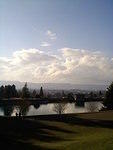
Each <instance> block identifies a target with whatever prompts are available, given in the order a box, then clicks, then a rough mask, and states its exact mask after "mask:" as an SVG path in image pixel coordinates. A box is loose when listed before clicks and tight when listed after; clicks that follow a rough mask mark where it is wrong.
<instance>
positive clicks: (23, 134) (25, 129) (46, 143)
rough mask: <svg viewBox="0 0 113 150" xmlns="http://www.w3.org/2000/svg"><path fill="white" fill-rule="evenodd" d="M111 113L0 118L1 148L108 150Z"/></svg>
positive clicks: (112, 126) (112, 144)
mask: <svg viewBox="0 0 113 150" xmlns="http://www.w3.org/2000/svg"><path fill="white" fill-rule="evenodd" d="M110 114H113V112H103V113H92V114H79V115H63V116H58V115H49V116H45V117H44V116H39V117H36V118H35V119H33V118H25V119H24V120H21V119H16V118H0V145H1V147H2V146H3V147H4V149H5V148H6V147H7V146H8V149H16V150H20V149H24V150H37V149H39V150H41V149H44V150H50V149H53V150H109V149H110V150H111V149H113V122H112V120H113V115H110ZM110 116H111V117H110ZM108 118H109V119H108ZM110 118H111V119H110ZM102 120H103V121H102ZM105 120H109V121H105Z"/></svg>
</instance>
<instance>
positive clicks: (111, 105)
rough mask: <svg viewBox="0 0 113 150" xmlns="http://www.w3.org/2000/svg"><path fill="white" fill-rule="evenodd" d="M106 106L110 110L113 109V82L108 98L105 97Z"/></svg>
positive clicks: (107, 92) (109, 88)
mask: <svg viewBox="0 0 113 150" xmlns="http://www.w3.org/2000/svg"><path fill="white" fill-rule="evenodd" d="M104 105H105V106H106V107H107V108H108V109H113V82H112V83H111V85H110V86H109V87H108V88H107V91H106V97H105V100H104Z"/></svg>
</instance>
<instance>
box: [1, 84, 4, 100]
mask: <svg viewBox="0 0 113 150" xmlns="http://www.w3.org/2000/svg"><path fill="white" fill-rule="evenodd" d="M0 98H4V86H3V85H2V86H1V87H0Z"/></svg>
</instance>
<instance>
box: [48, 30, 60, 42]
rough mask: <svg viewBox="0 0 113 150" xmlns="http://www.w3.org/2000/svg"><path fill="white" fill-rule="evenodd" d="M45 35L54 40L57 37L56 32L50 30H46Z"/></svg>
mask: <svg viewBox="0 0 113 150" xmlns="http://www.w3.org/2000/svg"><path fill="white" fill-rule="evenodd" d="M46 35H47V36H48V37H49V38H50V39H51V40H55V39H56V38H57V36H56V33H53V32H52V31H50V30H47V31H46Z"/></svg>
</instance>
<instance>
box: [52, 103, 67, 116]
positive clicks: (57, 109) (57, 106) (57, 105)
mask: <svg viewBox="0 0 113 150" xmlns="http://www.w3.org/2000/svg"><path fill="white" fill-rule="evenodd" d="M66 106H67V104H66V103H55V104H54V107H53V111H55V112H56V113H57V114H62V113H64V111H65V109H66Z"/></svg>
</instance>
